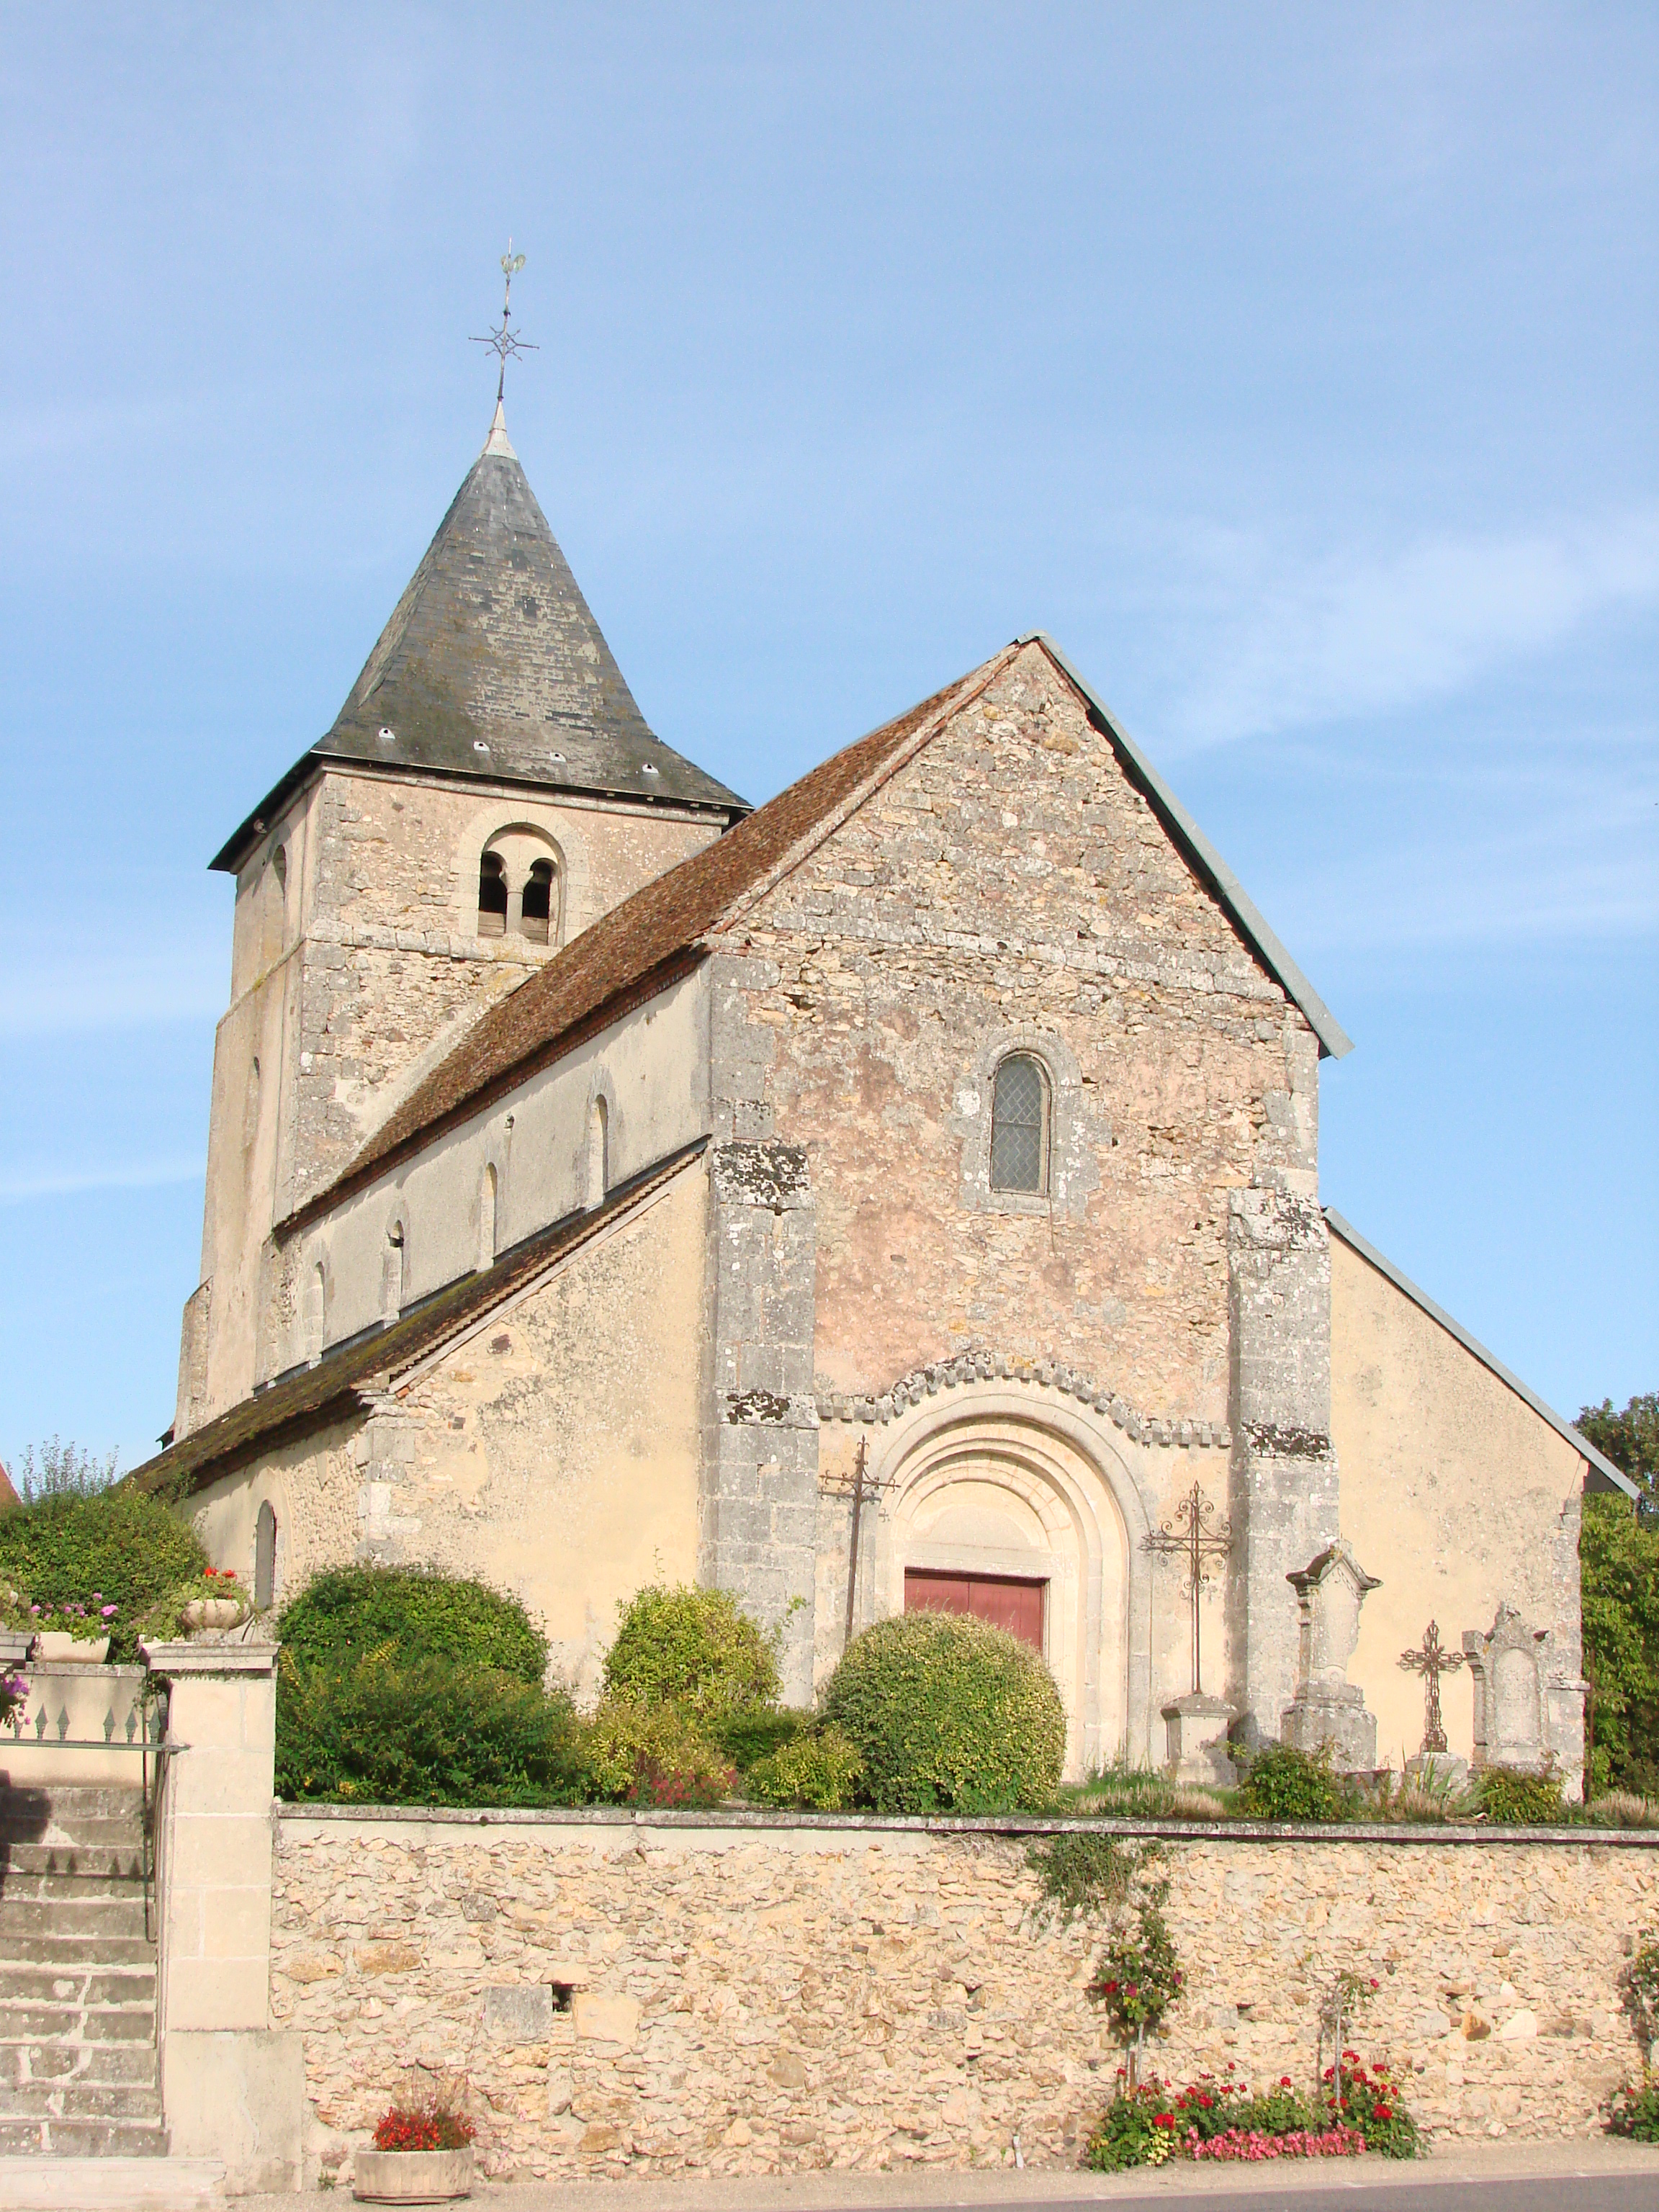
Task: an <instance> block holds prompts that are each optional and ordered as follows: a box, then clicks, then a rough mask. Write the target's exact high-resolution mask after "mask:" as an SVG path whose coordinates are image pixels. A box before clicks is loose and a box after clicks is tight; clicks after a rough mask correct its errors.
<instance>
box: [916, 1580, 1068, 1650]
mask: <svg viewBox="0 0 1659 2212" xmlns="http://www.w3.org/2000/svg"><path fill="white" fill-rule="evenodd" d="M1046 1589H1048V1584H1047V1583H1041V1582H1026V1581H1024V1580H1022V1579H1021V1577H1018V1576H1017V1575H952V1574H941V1573H935V1572H934V1571H933V1569H932V1568H929V1567H907V1568H906V1569H905V1571H904V1610H905V1611H906V1612H907V1613H972V1614H973V1615H974V1616H975V1619H976V1620H988V1621H989V1622H990V1623H991V1625H992V1626H993V1627H994V1628H1006V1630H1007V1632H1008V1633H1009V1635H1010V1636H1017V1637H1018V1638H1019V1640H1020V1642H1021V1643H1022V1644H1030V1646H1031V1648H1032V1650H1035V1651H1041V1650H1042V1597H1043V1592H1044V1591H1045V1590H1046Z"/></svg>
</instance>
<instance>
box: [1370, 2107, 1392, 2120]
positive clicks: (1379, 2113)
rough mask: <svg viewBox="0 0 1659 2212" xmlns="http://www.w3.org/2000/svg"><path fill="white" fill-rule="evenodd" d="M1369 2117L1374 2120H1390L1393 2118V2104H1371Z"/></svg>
mask: <svg viewBox="0 0 1659 2212" xmlns="http://www.w3.org/2000/svg"><path fill="white" fill-rule="evenodd" d="M1371 2118H1373V2119H1374V2120H1391V2119H1392V2118H1394V2106H1392V2105H1373V2106H1371Z"/></svg>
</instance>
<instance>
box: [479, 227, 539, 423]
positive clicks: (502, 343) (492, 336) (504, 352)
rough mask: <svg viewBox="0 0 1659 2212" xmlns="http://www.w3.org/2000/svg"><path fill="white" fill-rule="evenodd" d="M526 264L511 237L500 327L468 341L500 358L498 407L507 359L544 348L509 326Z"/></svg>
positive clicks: (503, 271) (503, 269) (503, 260)
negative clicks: (515, 292)
mask: <svg viewBox="0 0 1659 2212" xmlns="http://www.w3.org/2000/svg"><path fill="white" fill-rule="evenodd" d="M523 267H524V256H523V254H522V253H515V252H513V241H512V240H511V239H510V238H509V239H508V240H507V251H506V252H505V253H504V254H502V256H501V275H502V276H504V277H505V278H506V280H507V289H505V291H504V292H503V293H502V294H501V328H500V330H498V331H491V332H490V333H489V337H487V338H470V339H469V340H468V341H467V343H469V344H470V345H481V346H488V347H489V350H490V351H491V353H493V354H495V355H497V356H499V357H500V360H501V374H500V375H499V376H498V377H497V378H496V379H495V404H496V405H497V406H498V407H499V406H500V405H501V394H502V393H503V392H505V391H506V389H507V362H508V361H509V360H510V359H511V358H512V356H513V355H514V354H520V353H538V352H539V351H540V350H541V349H540V347H539V346H533V345H532V344H531V343H530V341H529V339H528V338H521V337H520V336H519V334H518V332H517V331H514V330H511V329H509V328H508V324H507V318H508V315H509V313H511V310H512V307H513V278H514V277H515V276H517V275H518V273H519V271H520V269H522V268H523Z"/></svg>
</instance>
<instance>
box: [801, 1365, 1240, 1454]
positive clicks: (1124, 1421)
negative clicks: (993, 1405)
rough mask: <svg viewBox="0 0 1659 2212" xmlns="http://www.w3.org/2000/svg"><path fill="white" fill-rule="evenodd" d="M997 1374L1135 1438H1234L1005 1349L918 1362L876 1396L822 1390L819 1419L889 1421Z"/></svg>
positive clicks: (1220, 1441) (1218, 1444)
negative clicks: (1148, 1409) (1056, 1395)
mask: <svg viewBox="0 0 1659 2212" xmlns="http://www.w3.org/2000/svg"><path fill="white" fill-rule="evenodd" d="M993 1377H995V1378H996V1380H998V1381H999V1382H1007V1383H1027V1384H1029V1385H1030V1387H1031V1388H1033V1389H1041V1390H1058V1391H1059V1392H1060V1394H1061V1395H1062V1396H1065V1397H1068V1398H1075V1399H1077V1400H1078V1401H1079V1403H1080V1404H1082V1405H1085V1406H1092V1407H1094V1409H1095V1411H1096V1412H1097V1413H1103V1414H1105V1415H1106V1417H1107V1419H1109V1421H1110V1422H1111V1423H1112V1425H1113V1426H1114V1427H1115V1428H1119V1429H1121V1430H1122V1431H1123V1433H1124V1434H1125V1436H1127V1437H1131V1438H1133V1441H1134V1442H1135V1443H1146V1444H1165V1445H1170V1446H1175V1447H1176V1448H1179V1449H1187V1448H1188V1447H1190V1446H1193V1445H1196V1446H1198V1447H1199V1448H1200V1449H1206V1450H1207V1449H1215V1450H1220V1451H1225V1450H1226V1449H1229V1447H1230V1446H1231V1443H1232V1440H1233V1438H1232V1431H1231V1429H1228V1428H1220V1427H1218V1426H1217V1425H1215V1424H1214V1423H1213V1422H1211V1421H1171V1420H1159V1419H1153V1418H1152V1417H1150V1416H1148V1415H1146V1414H1144V1413H1137V1412H1136V1411H1135V1409H1134V1407H1133V1406H1131V1405H1130V1404H1129V1403H1128V1401H1127V1399H1125V1398H1123V1397H1121V1395H1119V1394H1118V1393H1117V1392H1115V1391H1114V1390H1112V1389H1109V1387H1108V1386H1107V1385H1106V1384H1104V1383H1097V1382H1096V1381H1095V1380H1094V1379H1093V1377H1092V1376H1088V1375H1085V1373H1084V1372H1083V1370H1081V1369H1080V1368H1077V1367H1072V1366H1068V1365H1067V1364H1066V1362H1065V1361H1064V1360H1061V1359H1011V1358H1009V1357H1008V1355H1007V1354H1006V1352H963V1353H961V1354H960V1355H959V1356H958V1357H957V1358H955V1359H941V1360H935V1361H934V1363H933V1365H932V1366H930V1367H918V1368H916V1369H915V1370H913V1371H912V1372H911V1373H910V1374H908V1375H903V1376H900V1378H899V1380H898V1381H897V1382H896V1383H894V1384H893V1386H892V1388H891V1389H889V1390H884V1391H883V1393H882V1394H881V1395H880V1396H879V1397H878V1398H873V1397H872V1398H860V1397H852V1396H848V1395H845V1394H844V1393H842V1392H839V1391H829V1392H820V1393H819V1395H818V1400H817V1408H818V1419H819V1420H820V1421H847V1422H856V1421H875V1422H887V1421H891V1420H895V1419H897V1418H898V1416H899V1415H900V1414H902V1413H904V1412H906V1411H907V1410H908V1407H912V1406H920V1405H921V1402H922V1401H923V1400H924V1399H926V1398H933V1397H936V1396H937V1395H938V1394H939V1392H940V1391H941V1390H954V1389H958V1388H959V1387H960V1386H961V1385H963V1383H988V1382H990V1381H991V1380H992V1378H993Z"/></svg>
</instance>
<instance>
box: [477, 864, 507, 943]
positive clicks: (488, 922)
mask: <svg viewBox="0 0 1659 2212" xmlns="http://www.w3.org/2000/svg"><path fill="white" fill-rule="evenodd" d="M478 934H479V936H480V937H504V936H505V935H506V934H507V870H506V869H505V868H504V867H503V866H501V854H499V853H486V854H484V856H483V860H480V861H479V863H478Z"/></svg>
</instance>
